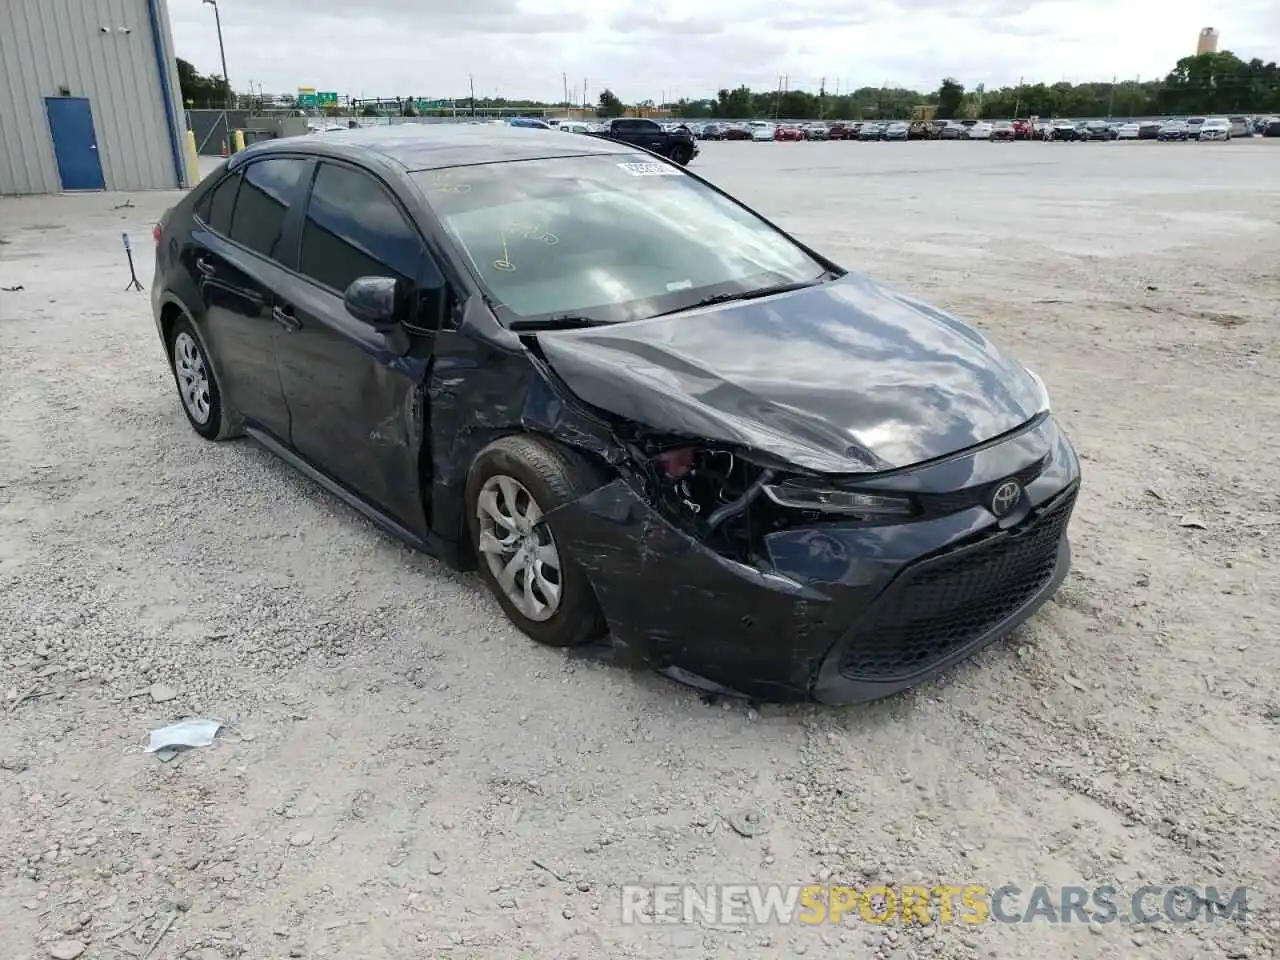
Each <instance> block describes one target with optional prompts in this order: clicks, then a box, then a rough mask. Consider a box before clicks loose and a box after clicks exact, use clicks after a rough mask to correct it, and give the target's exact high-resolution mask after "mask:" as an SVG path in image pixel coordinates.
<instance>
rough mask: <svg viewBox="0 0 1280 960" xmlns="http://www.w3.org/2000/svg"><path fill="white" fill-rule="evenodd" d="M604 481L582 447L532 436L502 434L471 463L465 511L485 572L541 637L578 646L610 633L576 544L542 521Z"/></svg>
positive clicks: (525, 626)
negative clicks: (576, 558)
mask: <svg viewBox="0 0 1280 960" xmlns="http://www.w3.org/2000/svg"><path fill="white" fill-rule="evenodd" d="M606 479H607V478H606V477H604V476H603V475H602V473H601V471H600V470H598V469H597V468H596V467H595V466H594V465H593V464H591V463H590V462H589V461H587V460H585V459H583V458H582V457H581V456H580V455H578V454H577V453H575V452H573V451H571V450H568V449H566V448H564V447H561V446H558V445H555V444H552V443H550V442H548V441H545V440H542V439H540V438H535V437H531V436H510V437H503V438H502V439H501V440H497V441H495V442H494V443H491V444H490V445H489V446H487V447H485V448H484V450H482V451H480V454H479V455H478V456H477V457H476V459H475V462H474V463H473V464H472V465H471V471H470V473H469V474H468V476H467V487H466V504H467V517H468V523H469V526H470V531H471V542H472V543H473V544H474V545H475V550H476V558H477V560H478V566H479V568H480V575H481V576H482V577H483V578H484V581H485V583H487V584H488V586H489V589H490V590H491V591H492V592H493V595H494V597H495V598H496V599H497V601H498V604H499V605H500V606H501V607H502V610H503V612H504V613H505V614H506V615H507V617H508V618H509V619H510V620H511V622H512V623H514V624H515V625H516V626H517V627H519V628H520V629H521V630H522V631H523V632H524V633H526V634H527V635H528V636H530V637H532V638H533V639H534V640H536V641H537V642H538V643H542V644H546V645H547V646H552V647H576V646H580V645H581V644H584V643H589V642H591V641H592V640H597V639H599V638H600V637H602V636H604V634H605V633H606V631H607V627H606V625H605V621H604V617H603V615H602V614H601V612H600V607H599V605H598V604H597V602H596V598H595V594H594V593H593V591H592V589H591V584H590V582H589V581H588V580H587V577H586V574H585V573H584V572H583V570H582V568H581V567H579V566H578V564H577V563H576V562H575V561H574V559H573V556H572V554H571V552H570V550H571V545H570V544H567V543H564V542H561V541H560V540H558V539H557V538H556V536H555V535H554V534H553V533H552V532H551V528H550V527H549V526H548V524H547V523H546V520H545V516H546V514H548V513H550V512H551V511H552V510H555V509H556V508H557V507H561V506H564V505H565V504H567V503H572V502H573V501H574V500H577V499H579V498H580V497H582V496H584V495H585V494H587V493H590V492H591V491H592V490H594V489H596V488H597V487H599V486H601V485H603V483H604V482H605V481H606Z"/></svg>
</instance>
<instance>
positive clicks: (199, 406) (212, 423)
mask: <svg viewBox="0 0 1280 960" xmlns="http://www.w3.org/2000/svg"><path fill="white" fill-rule="evenodd" d="M169 364H170V366H171V367H172V369H173V379H174V382H175V383H176V384H177V385H178V396H179V397H180V398H181V400H182V411H183V413H185V414H186V415H187V422H188V423H190V424H191V429H193V430H194V431H195V432H196V433H198V434H200V436H202V437H204V438H205V439H206V440H225V439H227V438H228V437H230V436H231V430H230V428H229V427H228V425H227V415H226V410H225V408H224V407H223V405H222V393H221V392H220V391H219V390H218V381H217V378H216V377H215V376H214V373H213V367H212V366H211V365H210V363H209V358H208V355H207V353H206V352H205V348H204V344H203V343H201V341H200V338H199V336H198V335H197V334H196V331H195V327H194V326H192V324H191V321H190V320H188V319H187V318H186V317H181V318H180V319H179V320H178V321H177V322H176V323H174V325H173V329H172V331H171V332H170V335H169Z"/></svg>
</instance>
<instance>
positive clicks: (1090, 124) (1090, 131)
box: [1080, 120, 1115, 140]
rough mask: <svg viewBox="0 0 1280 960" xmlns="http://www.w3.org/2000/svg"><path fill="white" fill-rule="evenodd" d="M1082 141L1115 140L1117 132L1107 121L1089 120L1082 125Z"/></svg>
mask: <svg viewBox="0 0 1280 960" xmlns="http://www.w3.org/2000/svg"><path fill="white" fill-rule="evenodd" d="M1080 139H1081V140H1114V139H1115V131H1114V130H1112V129H1111V124H1109V123H1107V121H1105V120H1087V121H1085V122H1084V123H1083V124H1081V128H1080Z"/></svg>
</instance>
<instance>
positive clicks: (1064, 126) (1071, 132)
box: [1049, 120, 1082, 141]
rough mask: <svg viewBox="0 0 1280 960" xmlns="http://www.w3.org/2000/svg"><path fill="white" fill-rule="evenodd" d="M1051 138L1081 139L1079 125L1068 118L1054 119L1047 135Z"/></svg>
mask: <svg viewBox="0 0 1280 960" xmlns="http://www.w3.org/2000/svg"><path fill="white" fill-rule="evenodd" d="M1049 139H1051V140H1067V141H1075V140H1080V139H1082V131H1081V129H1080V127H1079V126H1078V125H1076V124H1074V123H1072V122H1071V121H1070V120H1055V121H1054V122H1053V127H1052V128H1051V133H1050V136H1049Z"/></svg>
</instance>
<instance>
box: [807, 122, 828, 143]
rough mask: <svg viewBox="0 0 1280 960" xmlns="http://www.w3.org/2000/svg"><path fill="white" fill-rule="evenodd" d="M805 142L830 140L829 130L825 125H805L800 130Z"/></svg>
mask: <svg viewBox="0 0 1280 960" xmlns="http://www.w3.org/2000/svg"><path fill="white" fill-rule="evenodd" d="M801 129H802V130H803V131H804V138H805V139H806V140H830V139H831V128H830V127H828V126H827V125H826V124H825V123H806V124H805V125H804V126H803V127H802V128H801Z"/></svg>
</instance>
